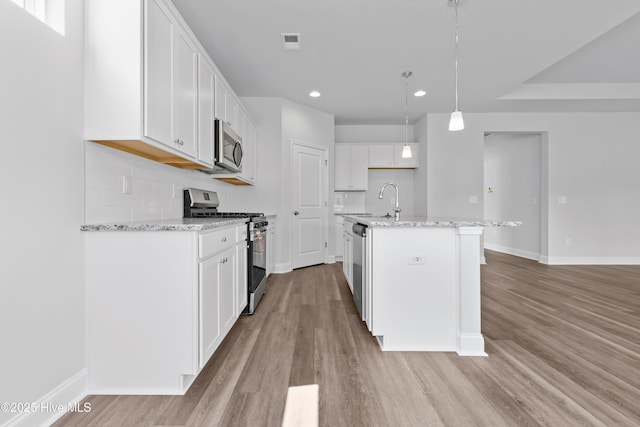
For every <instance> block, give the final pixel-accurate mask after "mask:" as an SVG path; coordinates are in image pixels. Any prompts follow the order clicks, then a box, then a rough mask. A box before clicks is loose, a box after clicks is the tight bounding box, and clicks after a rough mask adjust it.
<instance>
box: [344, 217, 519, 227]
mask: <svg viewBox="0 0 640 427" xmlns="http://www.w3.org/2000/svg"><path fill="white" fill-rule="evenodd" d="M345 219H348V220H349V221H351V222H358V223H360V224H364V225H367V226H369V227H520V226H521V225H522V221H508V220H504V221H501V220H491V219H466V218H436V217H426V216H407V217H402V216H400V220H398V221H396V220H395V219H393V217H391V218H387V217H384V216H358V215H347V216H345Z"/></svg>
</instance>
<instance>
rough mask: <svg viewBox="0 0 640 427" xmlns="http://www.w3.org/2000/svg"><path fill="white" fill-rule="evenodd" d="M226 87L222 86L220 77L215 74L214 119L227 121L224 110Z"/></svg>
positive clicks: (225, 109) (225, 110) (222, 82)
mask: <svg viewBox="0 0 640 427" xmlns="http://www.w3.org/2000/svg"><path fill="white" fill-rule="evenodd" d="M227 90H228V89H227V86H226V85H225V84H224V81H223V80H222V78H221V77H220V76H218V75H217V74H216V88H215V96H216V102H215V105H216V110H215V116H216V119H219V120H224V121H225V122H226V121H227V108H226V99H227Z"/></svg>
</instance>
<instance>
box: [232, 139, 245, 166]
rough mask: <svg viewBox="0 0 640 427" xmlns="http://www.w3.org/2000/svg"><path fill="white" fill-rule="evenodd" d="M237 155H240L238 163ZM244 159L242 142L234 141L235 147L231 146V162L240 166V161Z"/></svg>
mask: <svg viewBox="0 0 640 427" xmlns="http://www.w3.org/2000/svg"><path fill="white" fill-rule="evenodd" d="M238 151H239V152H240V153H238ZM238 156H239V157H240V163H238ZM243 160H244V153H243V151H242V144H241V143H240V142H236V144H235V147H233V162H234V163H235V164H236V165H238V168H240V167H242V161H243Z"/></svg>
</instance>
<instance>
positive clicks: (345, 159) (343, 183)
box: [334, 144, 351, 191]
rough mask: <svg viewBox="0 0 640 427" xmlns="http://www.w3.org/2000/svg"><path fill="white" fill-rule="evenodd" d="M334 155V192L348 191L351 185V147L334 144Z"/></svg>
mask: <svg viewBox="0 0 640 427" xmlns="http://www.w3.org/2000/svg"><path fill="white" fill-rule="evenodd" d="M334 155H335V166H334V178H335V184H334V186H335V189H336V191H341V190H349V185H351V146H349V145H346V144H336V145H335V149H334Z"/></svg>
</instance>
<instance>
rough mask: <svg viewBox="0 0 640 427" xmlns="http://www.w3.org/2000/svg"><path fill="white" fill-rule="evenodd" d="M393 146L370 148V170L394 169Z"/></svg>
mask: <svg viewBox="0 0 640 427" xmlns="http://www.w3.org/2000/svg"><path fill="white" fill-rule="evenodd" d="M393 160H394V158H393V144H372V145H370V146H369V167H370V168H392V167H393V166H394V162H393Z"/></svg>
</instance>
